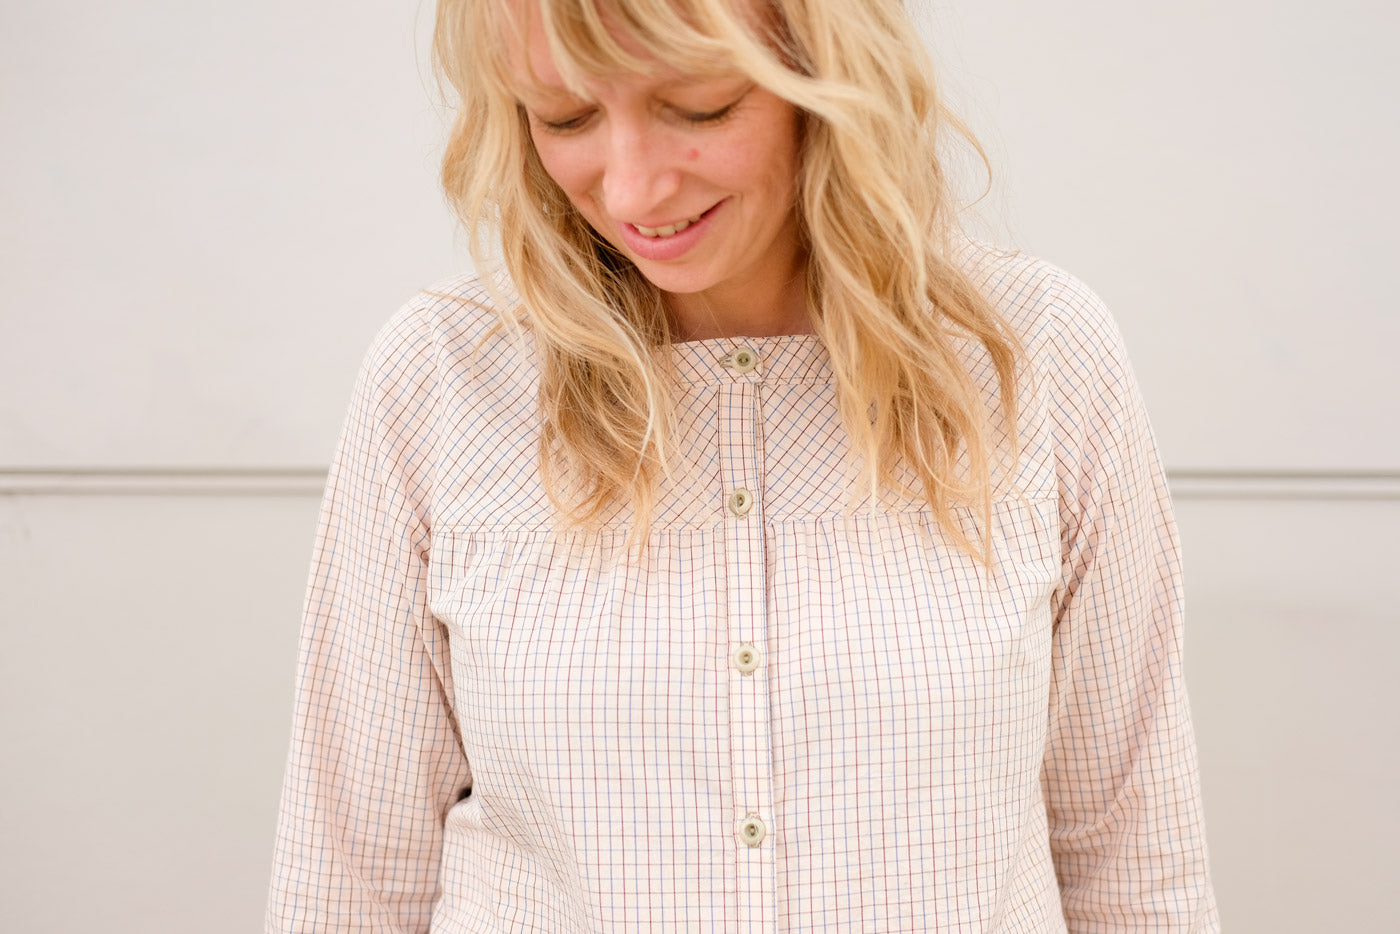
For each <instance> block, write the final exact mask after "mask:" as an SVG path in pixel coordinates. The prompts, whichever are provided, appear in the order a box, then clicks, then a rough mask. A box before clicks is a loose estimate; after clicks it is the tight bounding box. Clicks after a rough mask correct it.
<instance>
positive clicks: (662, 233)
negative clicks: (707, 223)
mask: <svg viewBox="0 0 1400 934" xmlns="http://www.w3.org/2000/svg"><path fill="white" fill-rule="evenodd" d="M699 219H700V215H699V214H697V215H695V216H694V217H692V218H690V219H688V220H683V221H680V222H679V223H675V224H667V225H666V226H665V227H643V226H642V225H641V224H633V225H632V226H633V227H635V228H637V233H639V234H641V235H642V236H643V237H673V236H675V235H676V234H678V233H680V232H681V231H682V230H685V229H686V228H687V227H689V226H690V225H691V224H693V223H695V222H696V221H698V220H699Z"/></svg>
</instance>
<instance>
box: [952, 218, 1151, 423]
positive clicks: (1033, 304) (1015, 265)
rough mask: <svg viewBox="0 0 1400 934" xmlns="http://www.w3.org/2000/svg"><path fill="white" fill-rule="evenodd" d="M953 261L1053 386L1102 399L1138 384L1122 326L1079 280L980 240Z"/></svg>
mask: <svg viewBox="0 0 1400 934" xmlns="http://www.w3.org/2000/svg"><path fill="white" fill-rule="evenodd" d="M954 260H955V262H957V263H958V265H959V267H960V268H961V269H962V270H963V271H964V273H966V274H967V276H968V277H969V279H971V281H972V284H973V285H974V286H975V287H976V288H977V289H978V290H979V291H980V292H981V293H982V295H983V296H985V297H986V298H987V300H988V301H990V302H991V303H992V306H993V307H994V308H995V309H996V311H997V313H998V314H999V315H1000V316H1001V318H1002V320H1003V321H1004V322H1005V323H1006V325H1007V326H1008V327H1009V328H1010V329H1011V331H1012V332H1013V333H1014V334H1015V335H1016V337H1017V338H1018V339H1019V340H1020V342H1021V345H1022V347H1023V348H1024V350H1025V357H1026V359H1025V364H1026V367H1027V368H1028V369H1029V371H1030V372H1031V373H1032V374H1033V375H1034V376H1035V377H1036V379H1037V380H1043V381H1044V382H1045V383H1046V384H1048V386H1047V388H1052V391H1055V390H1058V393H1059V394H1065V395H1073V396H1079V395H1083V394H1090V395H1100V394H1102V393H1103V392H1104V391H1105V390H1106V389H1107V390H1110V391H1111V390H1112V389H1113V388H1115V387H1117V388H1126V384H1129V383H1131V382H1132V374H1131V367H1130V365H1129V363H1128V356H1127V350H1126V348H1125V347H1124V344H1123V336H1122V333H1121V331H1120V330H1119V328H1118V323H1117V322H1116V321H1115V320H1114V317H1113V315H1112V313H1111V312H1110V311H1109V309H1108V306H1107V305H1105V304H1104V302H1103V300H1102V299H1101V298H1100V297H1099V296H1098V295H1097V294H1096V293H1095V292H1094V291H1093V289H1091V288H1090V287H1089V286H1088V285H1086V284H1085V283H1084V282H1082V281H1081V280H1080V279H1078V278H1076V277H1075V276H1074V275H1072V274H1070V273H1069V272H1066V271H1065V270H1064V269H1061V268H1060V267H1058V266H1056V265H1054V264H1052V263H1049V262H1046V261H1045V260H1043V259H1039V258H1037V257H1034V256H1030V255H1028V254H1026V253H1022V252H1019V251H1009V250H1003V249H1000V248H997V247H994V246H991V245H989V244H987V243H984V242H982V241H978V240H966V241H964V242H963V243H961V244H959V246H958V249H957V253H956V254H955V256H954Z"/></svg>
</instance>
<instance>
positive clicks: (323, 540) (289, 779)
mask: <svg viewBox="0 0 1400 934" xmlns="http://www.w3.org/2000/svg"><path fill="white" fill-rule="evenodd" d="M422 318H423V316H422V315H421V314H415V313H413V312H412V311H411V310H406V311H405V312H404V313H401V314H400V315H399V316H398V317H396V318H395V319H394V321H393V322H391V323H390V325H389V326H388V327H386V328H385V329H384V331H383V332H381V334H380V336H379V338H378V339H377V340H376V342H375V345H374V347H373V348H372V349H371V351H370V354H369V356H368V358H367V359H366V361H365V364H364V366H363V368H362V369H361V372H360V376H359V379H358V381H357V385H356V389H355V394H354V398H353V400H352V402H351V407H350V411H349V414H348V416H347V418H346V422H345V427H344V430H343V432H342V435H341V439H340V444H339V448H338V452H337V454H336V457H335V460H334V462H333V465H332V468H331V472H330V476H329V480H328V483H327V488H326V495H325V499H324V501H323V503H322V507H321V516H320V522H319V528H318V533H317V540H316V547H315V555H314V560H313V563H312V568H311V579H310V583H309V587H308V591H307V598H306V605H305V613H304V620H303V626H302V633H301V649H300V657H299V663H298V673H297V686H296V712H295V721H294V726H293V730H292V744H291V753H290V757H289V760H288V764H287V771H286V777H285V781H284V784H283V788H282V809H281V815H280V819H279V826H278V833H277V851H276V856H275V859H274V864H273V876H272V887H271V893H270V897H269V901H268V910H267V919H266V929H267V931H269V932H273V931H276V932H288V931H336V932H346V931H393V932H409V931H424V930H427V926H428V920H429V917H430V915H431V911H432V906H433V902H434V901H435V899H436V896H437V883H438V878H437V876H438V863H439V860H440V857H441V850H442V826H443V818H444V815H445V813H446V811H447V809H448V808H449V807H450V806H451V804H452V803H453V802H454V801H455V800H456V797H457V796H458V794H459V793H460V791H461V790H462V789H463V788H465V787H467V786H469V785H470V782H471V777H470V772H469V769H468V765H467V760H466V756H465V754H464V753H463V751H462V747H461V740H460V738H459V735H458V731H457V724H456V721H455V719H454V716H453V712H452V709H451V707H450V705H449V700H448V699H449V698H450V697H451V680H450V679H451V673H450V669H449V668H448V665H447V645H446V642H445V639H444V638H443V636H442V635H441V633H440V631H439V629H438V628H437V625H436V621H435V620H434V619H433V617H432V615H431V613H430V612H429V610H428V606H427V600H428V594H427V553H428V543H429V534H430V528H429V515H428V497H429V493H428V491H429V487H430V484H429V475H430V474H429V471H430V462H429V455H430V451H431V438H430V431H431V424H430V419H429V418H428V413H430V412H431V394H432V392H433V380H432V373H433V369H432V360H431V340H430V338H429V336H428V334H427V330H426V326H425V325H424V323H423V322H422Z"/></svg>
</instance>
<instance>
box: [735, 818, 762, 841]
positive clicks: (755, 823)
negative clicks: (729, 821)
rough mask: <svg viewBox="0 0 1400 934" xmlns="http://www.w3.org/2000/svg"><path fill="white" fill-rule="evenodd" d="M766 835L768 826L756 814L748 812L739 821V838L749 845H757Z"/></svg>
mask: <svg viewBox="0 0 1400 934" xmlns="http://www.w3.org/2000/svg"><path fill="white" fill-rule="evenodd" d="M766 836H768V827H767V825H765V824H764V823H763V821H762V820H760V819H759V817H758V815H757V814H752V813H751V814H748V815H747V816H746V817H745V818H744V819H743V820H742V821H740V822H739V839H740V840H742V841H744V842H745V843H747V844H748V845H749V846H758V845H759V844H760V843H762V842H763V838H764V837H766Z"/></svg>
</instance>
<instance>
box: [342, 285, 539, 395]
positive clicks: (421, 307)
mask: <svg viewBox="0 0 1400 934" xmlns="http://www.w3.org/2000/svg"><path fill="white" fill-rule="evenodd" d="M515 301H516V299H515V293H514V290H513V289H512V288H511V287H510V284H509V281H508V280H506V279H504V278H500V277H497V278H494V279H488V278H487V277H485V276H482V275H478V274H476V273H463V274H459V275H456V276H452V277H450V278H447V279H444V280H442V281H440V282H437V283H434V284H432V285H430V286H428V287H426V288H424V289H423V290H421V291H420V292H418V293H417V294H416V295H414V296H413V297H411V298H410V299H409V300H408V301H407V302H405V303H404V304H403V305H402V306H401V307H400V308H399V309H398V310H397V311H396V312H395V313H394V314H393V315H392V316H391V317H390V318H389V319H388V321H386V322H385V323H384V325H383V326H382V327H381V328H380V329H379V331H378V333H376V334H375V336H374V339H373V340H372V341H371V342H370V345H369V349H368V351H367V352H366V354H365V357H364V361H363V363H362V364H361V367H360V376H359V380H360V388H361V391H362V392H364V393H365V394H367V395H370V396H376V397H379V398H380V399H382V400H384V401H386V402H388V401H392V400H394V399H398V400H399V401H400V402H403V403H408V402H410V397H414V396H421V395H422V394H423V393H424V392H425V391H427V390H429V389H430V388H435V387H436V386H437V385H438V384H439V383H440V382H442V381H443V380H447V381H451V380H452V379H453V378H454V374H458V373H460V371H462V370H463V369H464V368H466V369H476V370H481V371H490V370H501V371H516V370H518V368H519V364H520V363H521V362H522V361H521V357H522V355H525V356H532V355H531V354H530V353H529V344H528V341H527V340H526V338H525V335H524V332H523V331H522V330H521V329H520V328H519V327H518V326H517V325H516V323H515V318H514V316H513V309H514V304H515Z"/></svg>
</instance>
